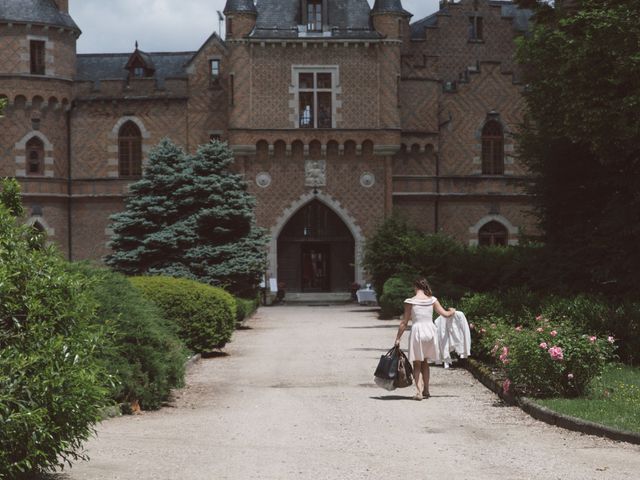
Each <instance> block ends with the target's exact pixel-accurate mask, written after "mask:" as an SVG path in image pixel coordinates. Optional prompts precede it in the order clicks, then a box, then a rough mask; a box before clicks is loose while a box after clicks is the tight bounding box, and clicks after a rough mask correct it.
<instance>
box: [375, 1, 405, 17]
mask: <svg viewBox="0 0 640 480" xmlns="http://www.w3.org/2000/svg"><path fill="white" fill-rule="evenodd" d="M372 12H375V13H385V12H395V13H401V14H403V15H408V16H410V17H412V16H413V14H411V13H409V12H407V11H406V10H405V9H404V8H402V1H401V0H376V3H375V5H374V6H373V10H372Z"/></svg>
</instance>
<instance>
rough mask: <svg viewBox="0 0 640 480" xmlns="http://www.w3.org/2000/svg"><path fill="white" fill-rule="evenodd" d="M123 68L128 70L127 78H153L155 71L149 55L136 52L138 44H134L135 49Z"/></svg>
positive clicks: (139, 51)
mask: <svg viewBox="0 0 640 480" xmlns="http://www.w3.org/2000/svg"><path fill="white" fill-rule="evenodd" d="M124 68H126V69H127V70H129V78H148V77H153V74H154V73H155V71H156V67H155V65H154V64H153V60H152V59H151V55H149V54H148V53H145V52H142V51H141V50H138V42H136V49H135V51H134V52H133V53H132V54H131V56H130V57H129V61H128V62H127V64H126V66H125V67H124Z"/></svg>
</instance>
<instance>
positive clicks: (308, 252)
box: [269, 192, 364, 292]
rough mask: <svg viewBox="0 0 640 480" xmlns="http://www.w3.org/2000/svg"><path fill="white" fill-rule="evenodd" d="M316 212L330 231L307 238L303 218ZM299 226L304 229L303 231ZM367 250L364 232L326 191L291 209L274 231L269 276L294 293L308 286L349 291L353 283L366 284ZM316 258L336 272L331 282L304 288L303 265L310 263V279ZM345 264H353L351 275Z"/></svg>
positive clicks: (300, 200)
mask: <svg viewBox="0 0 640 480" xmlns="http://www.w3.org/2000/svg"><path fill="white" fill-rule="evenodd" d="M312 209H316V210H319V211H320V212H321V213H320V215H322V216H323V218H325V217H326V218H325V220H323V222H325V224H326V226H327V228H328V230H327V231H326V232H323V233H321V234H319V235H318V234H317V233H318V232H313V231H307V232H306V234H307V235H306V236H305V231H304V221H303V219H304V216H305V215H307V217H308V218H310V217H309V216H311V217H312V216H313V215H314V213H313V212H311V211H310V210H312ZM317 214H318V213H317V212H316V215H317ZM301 217H302V218H301ZM310 226H311V228H313V226H312V225H310ZM297 227H300V228H298V230H300V231H299V232H297V231H296V228H297ZM316 227H317V225H316ZM332 235H333V236H332ZM314 247H317V249H315V250H314ZM363 247H364V236H363V235H362V231H361V229H360V228H359V227H358V226H357V224H356V222H355V220H354V219H353V217H351V215H349V213H348V212H347V211H346V210H345V209H344V208H343V207H342V206H341V205H340V203H339V202H338V201H336V200H335V199H333V198H332V197H331V196H329V195H326V194H324V193H322V192H318V193H316V194H313V193H308V194H305V195H303V196H301V197H300V198H299V199H298V200H297V201H296V202H294V203H293V204H292V205H291V206H290V207H289V208H287V209H286V210H285V211H284V212H283V215H282V216H281V217H280V218H278V220H277V222H276V225H275V226H274V227H273V228H272V229H271V242H270V245H269V275H270V276H271V277H275V278H277V279H278V280H279V281H284V282H285V283H287V290H289V291H292V292H294V291H303V290H305V288H303V287H305V286H306V287H307V291H310V290H309V288H311V290H313V291H348V290H349V287H350V283H351V282H353V281H356V282H358V283H362V282H363V279H364V271H363V269H362V267H361V265H360V259H361V257H362V250H363ZM280 250H282V251H280ZM285 250H286V251H285ZM313 255H315V256H316V257H321V258H320V259H318V261H320V262H321V263H322V262H327V263H326V264H327V265H328V266H329V269H330V270H333V271H332V272H330V273H329V275H330V276H331V278H330V279H329V280H328V281H327V283H325V284H323V285H320V286H319V285H309V284H307V285H303V283H304V282H303V278H304V275H303V274H304V273H305V272H303V262H306V270H307V271H306V273H307V277H308V270H309V264H308V262H309V256H313ZM305 256H306V257H305ZM345 262H348V263H349V264H352V265H351V266H350V273H349V274H348V275H347V274H346V273H345V272H346V270H347V269H346V267H345ZM317 266H319V265H317ZM332 267H333V268H332ZM340 272H342V273H340Z"/></svg>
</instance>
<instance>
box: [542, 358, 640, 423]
mask: <svg viewBox="0 0 640 480" xmlns="http://www.w3.org/2000/svg"><path fill="white" fill-rule="evenodd" d="M536 402H537V403H539V404H540V405H542V406H544V407H547V408H549V409H551V410H555V411H556V412H559V413H563V414H565V415H571V416H573V417H578V418H582V419H584V420H589V421H591V422H596V423H601V424H603V425H607V426H610V427H614V428H619V429H621V430H627V431H631V432H640V368H634V367H629V366H626V365H621V364H611V365H609V366H608V367H607V368H606V370H605V371H604V373H603V374H602V376H601V377H599V378H596V379H595V380H594V381H593V382H592V383H591V385H590V386H589V391H588V393H587V395H586V396H585V397H582V398H572V399H567V398H551V399H544V400H542V399H538V400H536Z"/></svg>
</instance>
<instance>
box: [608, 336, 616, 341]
mask: <svg viewBox="0 0 640 480" xmlns="http://www.w3.org/2000/svg"><path fill="white" fill-rule="evenodd" d="M615 341H616V339H615V338H613V337H612V336H609V337H608V338H607V342H609V343H615Z"/></svg>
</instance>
